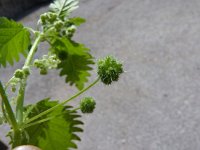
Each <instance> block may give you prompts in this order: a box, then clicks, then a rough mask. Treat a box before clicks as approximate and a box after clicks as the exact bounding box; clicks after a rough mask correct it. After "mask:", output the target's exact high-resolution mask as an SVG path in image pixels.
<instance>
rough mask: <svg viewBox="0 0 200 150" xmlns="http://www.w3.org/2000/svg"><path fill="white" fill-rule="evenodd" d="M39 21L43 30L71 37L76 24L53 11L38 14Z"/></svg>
mask: <svg viewBox="0 0 200 150" xmlns="http://www.w3.org/2000/svg"><path fill="white" fill-rule="evenodd" d="M40 22H41V24H42V27H43V30H44V32H50V33H53V34H55V33H56V34H58V35H60V36H67V37H69V38H71V37H72V36H73V35H74V33H75V31H76V26H75V25H73V23H72V22H70V21H69V20H68V19H66V18H60V17H59V16H57V14H55V13H53V12H48V13H44V14H42V15H41V16H40Z"/></svg>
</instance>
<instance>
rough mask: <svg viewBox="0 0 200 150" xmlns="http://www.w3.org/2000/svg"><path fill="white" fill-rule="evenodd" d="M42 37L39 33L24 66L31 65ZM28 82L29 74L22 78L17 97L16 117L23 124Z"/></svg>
mask: <svg viewBox="0 0 200 150" xmlns="http://www.w3.org/2000/svg"><path fill="white" fill-rule="evenodd" d="M41 38H42V35H41V34H39V35H38V36H37V38H36V39H35V41H34V43H33V46H32V47H31V49H30V52H29V54H28V56H27V59H26V61H25V64H24V67H29V65H30V64H31V61H32V59H33V56H34V54H35V52H36V50H37V46H38V44H39V42H40V40H41ZM26 82H27V76H26V77H25V78H24V79H23V80H22V82H21V84H20V89H19V94H18V97H17V105H16V118H17V121H18V123H19V124H22V122H23V111H24V93H25V88H26Z"/></svg>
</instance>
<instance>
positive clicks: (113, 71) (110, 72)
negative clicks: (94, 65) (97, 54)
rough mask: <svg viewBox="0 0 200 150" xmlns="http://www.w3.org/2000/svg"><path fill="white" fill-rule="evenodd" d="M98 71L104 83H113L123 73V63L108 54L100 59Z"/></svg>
mask: <svg viewBox="0 0 200 150" xmlns="http://www.w3.org/2000/svg"><path fill="white" fill-rule="evenodd" d="M97 73H98V75H99V77H100V79H101V81H102V82H103V83H104V84H107V85H108V84H111V83H112V81H117V80H118V79H119V75H120V74H121V73H123V68H122V63H120V62H119V61H117V60H116V59H115V58H114V57H112V56H107V57H106V58H104V59H100V60H99V61H98V71H97Z"/></svg>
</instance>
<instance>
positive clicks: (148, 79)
mask: <svg viewBox="0 0 200 150" xmlns="http://www.w3.org/2000/svg"><path fill="white" fill-rule="evenodd" d="M45 9H46V8H42V9H40V10H38V11H37V12H35V13H33V14H31V15H30V16H27V17H26V18H24V19H23V20H22V21H23V22H24V23H25V24H26V25H30V26H34V25H35V23H36V19H38V14H40V12H44V11H45ZM74 15H75V16H76V15H77V16H82V17H85V18H86V19H87V23H86V24H84V25H83V26H81V27H80V28H79V31H78V34H77V35H76V37H75V38H76V39H77V40H78V41H80V42H83V43H85V44H86V45H87V46H88V47H90V48H91V49H92V53H93V54H94V56H96V58H100V57H103V56H106V55H108V54H113V55H114V56H116V57H118V58H119V59H120V60H122V61H123V62H124V69H125V71H126V73H124V74H123V75H122V77H121V78H120V81H119V82H118V83H115V84H113V85H111V86H108V87H107V86H104V85H103V84H98V85H97V86H95V87H94V88H93V89H91V90H90V91H88V92H87V94H86V95H91V96H94V97H95V98H96V100H97V109H96V110H95V112H94V113H93V114H91V115H84V117H83V120H84V122H85V125H84V129H85V132H84V133H83V134H80V136H81V137H82V141H81V142H79V143H78V145H79V150H199V149H200V1H199V0H123V1H122V0H106V1H103V0H82V1H81V3H80V8H79V9H78V10H77V11H76V12H75V13H74ZM40 48H41V49H42V50H43V51H44V50H46V49H47V46H46V45H41V46H40ZM22 64H23V61H22V62H20V63H19V64H17V65H15V67H14V68H8V69H1V71H0V77H1V79H2V80H3V81H6V80H7V79H8V78H9V77H11V73H10V71H13V70H14V69H15V68H17V67H21V66H22ZM33 74H34V76H31V79H30V81H29V85H28V89H27V95H26V99H27V101H29V102H30V101H37V100H39V99H42V98H44V97H46V96H52V97H53V98H59V99H64V98H66V96H69V95H71V94H72V93H74V92H75V91H76V89H75V88H72V89H71V88H70V87H69V86H68V85H66V84H65V83H64V82H63V81H64V78H59V77H58V76H57V74H58V72H56V71H54V72H53V71H52V72H50V73H49V74H48V76H43V77H41V76H39V75H38V72H37V71H34V72H33ZM94 78H95V73H93V76H92V79H94ZM77 102H78V99H77V101H76V102H75V103H74V104H76V103H77ZM27 103H28V102H27ZM2 133H3V130H2Z"/></svg>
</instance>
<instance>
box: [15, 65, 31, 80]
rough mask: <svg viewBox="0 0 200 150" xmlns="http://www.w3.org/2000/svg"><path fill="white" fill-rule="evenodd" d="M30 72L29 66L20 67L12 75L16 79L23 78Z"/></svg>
mask: <svg viewBox="0 0 200 150" xmlns="http://www.w3.org/2000/svg"><path fill="white" fill-rule="evenodd" d="M29 74H30V68H29V67H23V68H22V69H17V70H16V71H15V73H14V77H15V78H18V79H24V78H25V77H27V76H28V75H29Z"/></svg>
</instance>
